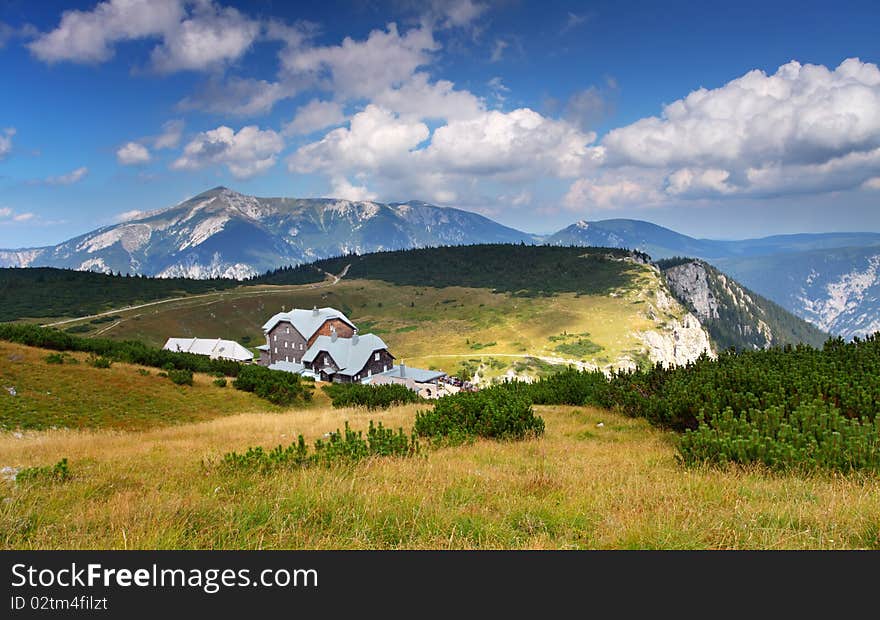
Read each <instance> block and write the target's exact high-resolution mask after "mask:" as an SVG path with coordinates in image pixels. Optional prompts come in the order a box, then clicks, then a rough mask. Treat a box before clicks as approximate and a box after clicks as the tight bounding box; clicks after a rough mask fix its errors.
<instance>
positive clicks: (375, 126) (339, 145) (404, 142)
mask: <svg viewBox="0 0 880 620" xmlns="http://www.w3.org/2000/svg"><path fill="white" fill-rule="evenodd" d="M429 133H430V132H429V130H428V127H427V125H425V124H424V123H422V122H419V121H406V120H403V119H400V118H398V117H397V116H396V115H394V114H393V113H392V112H390V111H388V110H385V109H383V108H380V107H379V106H376V105H372V104H371V105H368V106H367V107H366V109H365V110H364V111H362V112H359V113H357V114H355V115H354V116H353V117H352V119H351V122H350V123H349V127H340V128H338V129H334V130H333V131H331V132H329V133H328V134H327V135H326V136H324V138H322V139H321V140H319V141H317V142H313V143H311V144H307V145H305V146H302V147H300V148H299V149H298V150H297V151H296V153H294V154H293V156H291V158H290V160H289V162H288V168H289V169H290V170H291V171H292V172H315V171H323V172H329V173H333V172H334V171H337V170H340V169H343V170H356V171H390V170H391V169H393V168H396V169H399V170H400V171H402V170H403V168H404V167H405V166H406V162H407V159H406V156H407V154H408V153H409V152H410V151H411V150H412V149H414V148H416V146H418V145H419V143H421V142H422V141H424V140H425V139H427V138H428V136H429ZM334 176H335V175H334Z"/></svg>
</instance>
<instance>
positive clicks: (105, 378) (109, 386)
mask: <svg viewBox="0 0 880 620" xmlns="http://www.w3.org/2000/svg"><path fill="white" fill-rule="evenodd" d="M49 353H51V352H50V351H46V350H43V349H37V348H32V347H25V346H21V345H17V344H12V343H8V342H0V387H7V386H11V387H14V388H15V390H16V392H17V395H16V396H11V395H10V394H9V393H8V392H7V390H5V389H3V390H0V429H3V428H8V429H12V428H48V427H52V426H58V427H68V428H98V427H101V428H113V429H126V430H129V429H145V428H149V427H152V426H156V425H164V424H176V423H184V422H195V421H200V420H207V419H211V418H214V417H217V416H223V415H230V414H233V413H241V412H246V411H267V410H276V411H277V410H279V409H277V408H274V407H273V406H272V405H271V404H270V403H268V402H266V401H264V400H262V399H259V398H257V397H256V396H254V395H253V394H250V393H247V392H241V391H239V390H235V389H233V388H232V387H231V386H227V387H226V388H219V387H216V386H214V385H213V384H212V381H213V378H212V377H208V376H206V375H198V374H197V375H195V377H194V385H193V386H191V387H190V386H179V385H174V384H173V383H172V382H171V381H169V380H168V379H167V378H163V377H159V376H158V375H157V373H158V371H157V370H156V369H155V368H149V369H144V370H146V371H148V372H149V373H150V374H149V375H148V376H145V375H142V374H140V373H139V372H138V370H139V368H140V367H138V366H131V365H128V364H113V365H112V366H111V367H110V368H108V369H101V368H94V367H92V366H90V365H89V364H87V363H85V360H86V358H87V356H86V354H80V353H75V354H72V355H71V357H74V358H76V359H77V360H79V362H80V363H79V364H75V365H74V364H71V363H69V362H68V363H65V364H62V365H58V364H48V363H46V361H45V357H46V356H47V355H48V354H49Z"/></svg>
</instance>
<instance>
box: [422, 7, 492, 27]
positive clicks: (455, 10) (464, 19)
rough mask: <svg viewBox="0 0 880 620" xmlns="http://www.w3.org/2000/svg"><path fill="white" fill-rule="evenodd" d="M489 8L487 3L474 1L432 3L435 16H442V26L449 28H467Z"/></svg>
mask: <svg viewBox="0 0 880 620" xmlns="http://www.w3.org/2000/svg"><path fill="white" fill-rule="evenodd" d="M488 8H489V6H488V5H487V4H486V3H484V2H473V1H472V0H434V1H433V2H432V3H431V9H432V11H433V13H434V15H439V16H440V25H441V26H443V27H447V28H451V27H462V26H467V25H469V24H471V23H472V22H473V21H474V20H476V19H477V18H478V17H479V16H480V15H482V14H483V13H485V12H486V10H487V9H488Z"/></svg>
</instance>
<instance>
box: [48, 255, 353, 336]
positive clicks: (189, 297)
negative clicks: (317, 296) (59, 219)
mask: <svg viewBox="0 0 880 620" xmlns="http://www.w3.org/2000/svg"><path fill="white" fill-rule="evenodd" d="M349 267H351V264H348V265H346V266H345V268H343V270H342V271H340V272H339V274H338V275H334V274H332V273H329V272H326V271H325V272H324V273H325V274H326V275H327V277H328V278H329V279H330V280H332V282H331V281H329V280H324V281H323V282H317V283H315V284H295V285H290V286H287V287H284V288H283V289H265V288H257V289H255V290H252V291H237V292H236V295H239V296H245V295H264V294H266V293H287V292H289V290H290V289H291V288H324V287H327V286H334V285H336V284H339V281H340V280H341V279H342V278H344V277H345V276H346V274H348V269H349ZM229 292H231V291H230V290H227V291H215V292H213V293H200V294H198V295H185V296H183V297H171V298H169V299H160V300H159V301H150V302H147V303H145V304H138V305H136V306H125V307H124V308H115V309H113V310H108V311H107V312H99V313H97V314H87V315H86V316H78V317H76V318H73V319H64V320H62V321H55V322H53V323H44V324H43V327H58V326H59V325H67V324H68V323H76V322H79V321H86V320H90V319H97V318H99V317H102V316H110V315H113V314H117V313H119V312H130V311H131V310H140V309H141V308H149V307H152V306H158V305H160V304H168V303H172V302H175V301H191V300H193V299H201V298H204V297H216V296H217V295H221V296H222V295H225V294H227V293H229ZM120 322H121V321H118V322H116V323H114V324H113V325H110V327H107V328H105V329H103V330H101V331H100V332H98V333H101V334H103V333H104V332H106V331H108V330H110V329H111V328H113V327H116V326H117V325H119V323H120Z"/></svg>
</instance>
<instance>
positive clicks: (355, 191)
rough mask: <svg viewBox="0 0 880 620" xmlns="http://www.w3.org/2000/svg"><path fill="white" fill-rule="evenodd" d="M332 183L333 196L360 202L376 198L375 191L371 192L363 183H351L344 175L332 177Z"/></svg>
mask: <svg viewBox="0 0 880 620" xmlns="http://www.w3.org/2000/svg"><path fill="white" fill-rule="evenodd" d="M332 185H333V189H332V197H333V198H342V199H343V200H351V201H353V202H361V201H365V200H376V198H377V197H378V195H377V194H376V193H374V192H371V191H370V190H368V189H367V188H366V186H364V185H352V184H351V183H349V182H348V179H346V178H345V177H334V178H333V183H332Z"/></svg>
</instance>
